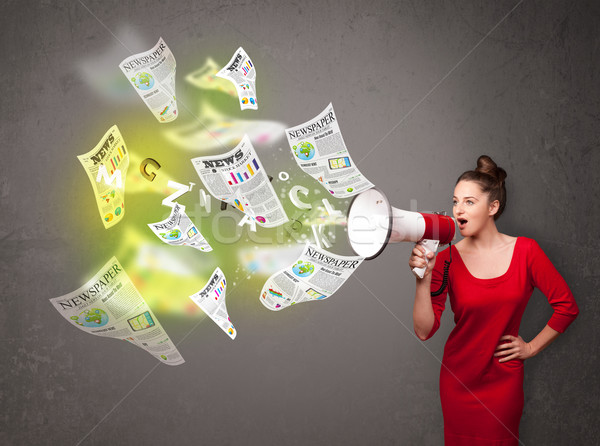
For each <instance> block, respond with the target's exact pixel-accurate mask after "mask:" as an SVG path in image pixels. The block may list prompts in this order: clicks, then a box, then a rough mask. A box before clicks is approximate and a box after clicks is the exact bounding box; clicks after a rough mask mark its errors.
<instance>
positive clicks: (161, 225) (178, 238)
mask: <svg viewBox="0 0 600 446" xmlns="http://www.w3.org/2000/svg"><path fill="white" fill-rule="evenodd" d="M148 227H149V228H150V229H151V230H152V232H154V233H155V234H156V236H157V237H158V238H159V239H161V240H162V241H163V242H165V243H166V244H167V245H171V246H191V247H192V248H196V249H198V250H199V251H204V252H209V251H212V247H211V246H210V245H209V243H208V242H207V241H206V239H205V238H204V237H203V236H202V234H201V233H200V231H199V230H198V228H196V225H194V223H192V221H191V220H190V218H189V217H188V216H187V214H186V213H185V206H183V205H181V204H179V203H175V205H174V206H173V209H172V210H171V215H169V217H168V218H167V219H166V220H163V221H161V222H158V223H149V224H148Z"/></svg>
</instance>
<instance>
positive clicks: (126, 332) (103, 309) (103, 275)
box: [50, 257, 185, 365]
mask: <svg viewBox="0 0 600 446" xmlns="http://www.w3.org/2000/svg"><path fill="white" fill-rule="evenodd" d="M50 302H51V303H52V305H54V308H56V310H57V311H58V312H59V313H60V314H61V315H62V316H63V317H64V318H65V319H66V320H68V321H69V322H71V324H73V325H74V326H76V327H77V328H79V329H80V330H83V331H85V332H86V333H90V334H93V335H96V336H103V337H107V338H117V339H122V340H124V341H128V342H130V343H132V344H134V345H136V346H138V347H140V348H142V349H144V350H146V351H147V352H148V353H150V354H151V355H152V356H154V357H155V358H157V359H159V360H160V361H162V362H164V363H165V364H167V365H179V364H183V363H184V362H185V361H184V360H183V358H182V356H181V355H180V354H179V351H178V350H177V347H175V345H174V344H173V342H172V341H171V339H169V336H168V335H167V333H166V332H165V330H164V329H163V328H162V326H161V325H160V323H159V322H158V319H156V316H154V313H152V310H151V309H150V307H148V305H147V304H146V301H144V298H143V297H142V296H141V295H140V293H139V291H138V290H137V289H136V288H135V286H134V285H133V283H132V282H131V280H129V276H127V273H126V272H125V270H124V269H123V267H122V266H121V264H120V263H119V261H118V260H117V259H116V258H115V257H113V258H111V259H110V260H109V261H108V263H106V265H104V266H103V267H102V268H101V269H100V271H98V273H97V274H96V275H95V276H94V277H92V278H91V279H90V280H89V281H88V282H87V283H86V284H85V285H83V286H82V287H80V288H79V289H77V290H75V291H73V292H72V293H69V294H65V295H64V296H60V297H55V298H53V299H50Z"/></svg>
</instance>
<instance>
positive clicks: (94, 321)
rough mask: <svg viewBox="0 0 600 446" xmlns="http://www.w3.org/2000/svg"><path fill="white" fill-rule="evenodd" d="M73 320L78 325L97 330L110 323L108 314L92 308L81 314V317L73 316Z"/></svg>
mask: <svg viewBox="0 0 600 446" xmlns="http://www.w3.org/2000/svg"><path fill="white" fill-rule="evenodd" d="M71 319H72V320H73V321H75V323H76V324H78V325H82V326H84V327H88V328H91V327H94V328H96V327H102V326H103V325H106V324H107V323H108V314H106V313H105V312H104V310H101V309H100V308H90V309H89V310H83V311H82V312H81V313H79V316H71Z"/></svg>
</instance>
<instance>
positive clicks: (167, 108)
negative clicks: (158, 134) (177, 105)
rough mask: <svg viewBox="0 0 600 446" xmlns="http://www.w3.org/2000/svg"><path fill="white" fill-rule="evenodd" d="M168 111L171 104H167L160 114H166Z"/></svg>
mask: <svg viewBox="0 0 600 446" xmlns="http://www.w3.org/2000/svg"><path fill="white" fill-rule="evenodd" d="M167 111H169V106H168V105H167V106H166V107H165V108H164V110H163V111H161V112H160V115H161V116H162V115H164V114H165V113H166V112H167Z"/></svg>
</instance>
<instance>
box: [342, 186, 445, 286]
mask: <svg viewBox="0 0 600 446" xmlns="http://www.w3.org/2000/svg"><path fill="white" fill-rule="evenodd" d="M454 235H455V224H454V220H453V219H452V218H451V217H448V216H447V215H440V214H427V213H422V212H412V211H405V210H402V209H397V208H395V207H392V206H391V205H390V203H389V201H388V199H387V197H386V196H385V194H384V193H383V192H381V191H380V190H378V189H376V188H372V189H369V190H367V191H365V192H362V193H360V194H358V195H357V196H356V197H354V199H353V200H352V203H350V207H349V208H348V240H349V242H350V246H351V247H352V250H353V251H354V252H355V253H356V254H357V255H359V256H361V257H365V259H366V260H371V259H374V258H375V257H377V256H378V255H379V254H381V253H382V252H383V250H384V249H385V247H386V246H387V245H388V244H389V243H399V242H413V243H419V242H421V243H422V244H423V245H424V246H425V249H426V250H427V251H434V252H435V251H436V250H437V247H438V245H440V244H442V245H445V244H447V243H450V242H451V241H452V240H453V239H454ZM423 272H424V269H423ZM415 273H416V274H419V271H415ZM420 277H422V273H421V274H420Z"/></svg>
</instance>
